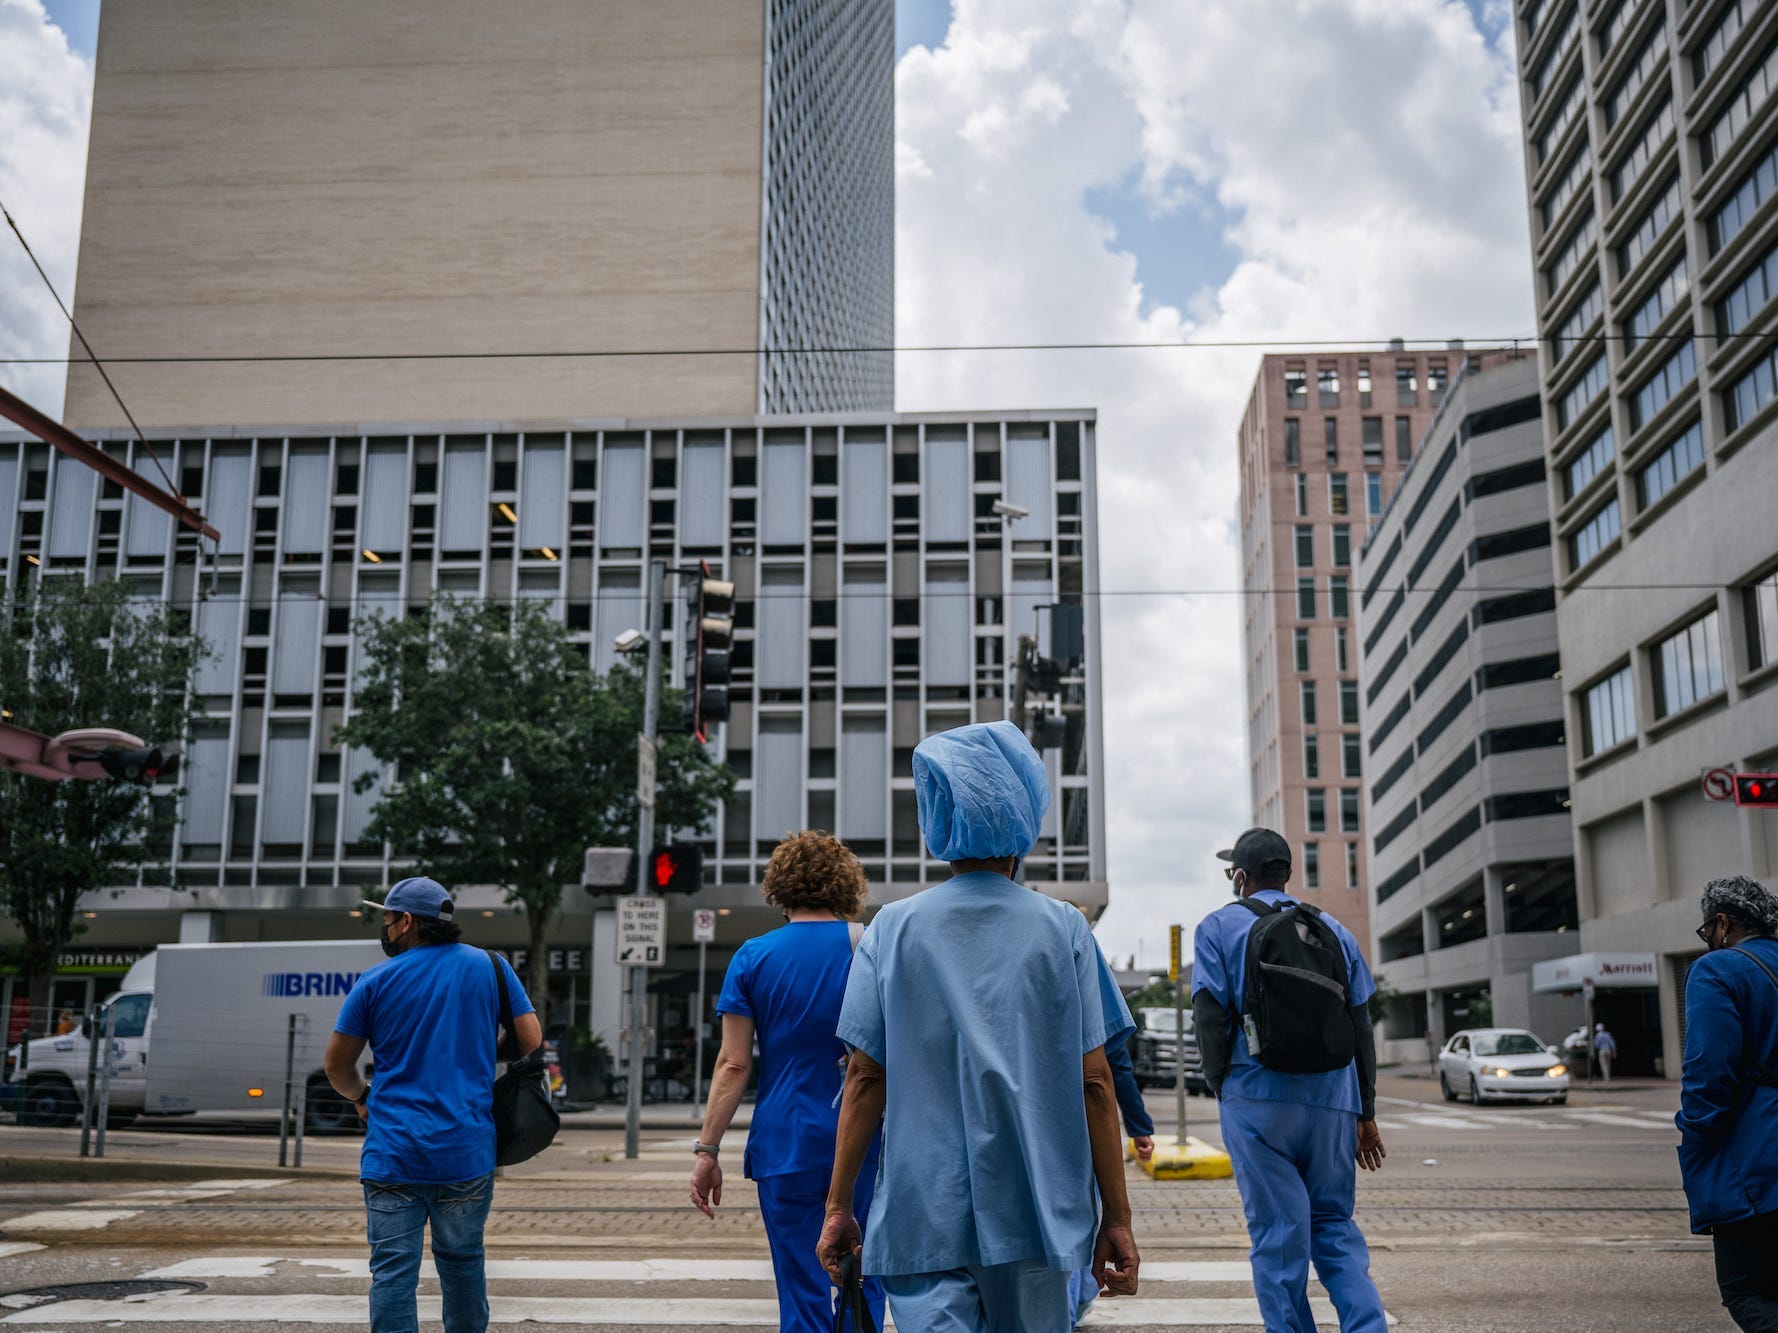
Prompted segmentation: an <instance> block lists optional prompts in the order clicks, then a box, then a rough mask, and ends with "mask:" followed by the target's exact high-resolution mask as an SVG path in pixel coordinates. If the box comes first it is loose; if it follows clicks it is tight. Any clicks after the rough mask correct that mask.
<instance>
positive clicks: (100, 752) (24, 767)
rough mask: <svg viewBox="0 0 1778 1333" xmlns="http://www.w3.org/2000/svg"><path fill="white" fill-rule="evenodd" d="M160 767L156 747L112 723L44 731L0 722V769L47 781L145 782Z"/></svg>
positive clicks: (159, 752) (163, 763)
mask: <svg viewBox="0 0 1778 1333" xmlns="http://www.w3.org/2000/svg"><path fill="white" fill-rule="evenodd" d="M164 766H165V760H164V757H163V756H162V754H161V751H160V748H159V747H158V746H150V745H148V744H147V743H146V742H145V741H143V739H142V738H141V737H140V736H132V735H131V734H130V733H129V732H127V731H119V730H117V729H116V728H115V727H79V728H76V729H75V730H72V731H64V732H60V733H59V734H57V735H55V736H45V735H42V734H41V733H39V732H35V731H32V730H30V729H29V728H27V727H20V726H16V725H14V724H13V723H11V722H0V769H10V770H11V771H12V772H14V773H23V774H24V775H25V776H26V777H32V778H42V779H44V780H45V781H48V782H65V781H67V780H68V779H70V778H81V779H93V778H102V777H113V778H118V779H121V780H123V781H126V782H145V781H148V780H150V779H152V778H154V777H156V776H158V775H159V774H160V772H161V770H162V768H163V767H164Z"/></svg>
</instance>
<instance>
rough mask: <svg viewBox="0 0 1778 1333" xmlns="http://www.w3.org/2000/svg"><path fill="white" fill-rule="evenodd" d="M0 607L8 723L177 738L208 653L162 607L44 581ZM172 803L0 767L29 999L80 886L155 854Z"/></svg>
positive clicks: (157, 857)
mask: <svg viewBox="0 0 1778 1333" xmlns="http://www.w3.org/2000/svg"><path fill="white" fill-rule="evenodd" d="M6 609H7V611H8V612H10V614H11V618H12V626H11V632H10V633H0V704H3V705H4V706H5V708H6V710H7V711H8V712H9V713H11V714H12V717H11V721H12V722H13V723H14V724H15V725H17V726H21V727H28V728H30V729H31V730H32V731H37V732H41V733H43V734H44V735H49V736H53V735H55V734H57V733H58V732H63V731H70V730H73V729H75V728H79V727H115V728H118V729H119V730H122V731H127V732H130V733H131V734H133V735H137V736H141V737H142V738H143V739H145V740H147V741H148V742H149V743H151V744H161V745H166V744H170V743H173V742H176V741H178V740H180V739H181V738H183V737H184V736H185V734H186V732H187V730H188V728H189V724H190V722H191V720H192V717H193V716H194V714H193V711H192V706H191V683H192V676H193V673H194V672H195V671H196V670H197V666H198V663H199V662H201V661H202V660H203V659H204V657H205V656H207V651H206V649H205V648H204V645H203V643H202V641H201V640H199V639H197V638H195V637H193V636H192V635H191V634H189V633H187V632H186V630H185V627H184V626H183V624H182V623H181V622H180V620H179V619H178V618H176V617H175V616H174V614H173V613H172V612H170V611H169V610H168V609H167V608H165V607H162V606H153V607H142V606H140V605H132V604H130V603H129V601H128V590H127V589H126V588H125V587H124V586H123V585H121V584H119V583H116V582H108V583H100V584H96V585H93V586H90V587H89V586H86V585H83V584H75V583H70V581H68V580H63V579H55V580H50V579H45V580H43V581H42V582H41V583H40V584H39V585H38V587H37V588H36V590H34V591H29V590H27V591H23V592H21V593H20V594H19V595H18V597H16V598H15V599H13V600H12V601H11V602H10V604H9V605H8V606H7V608H6ZM176 794H177V793H175V795H176ZM174 808H175V801H174V800H172V799H160V800H156V799H153V798H152V797H151V796H150V794H149V792H148V790H147V789H146V788H144V787H138V786H135V785H133V784H131V783H125V782H115V781H112V780H110V779H103V778H102V779H99V780H97V781H84V780H82V781H67V782H49V781H45V780H43V779H41V778H29V777H24V776H21V775H20V774H17V773H10V772H0V908H4V910H5V912H6V914H7V915H8V916H10V917H11V918H12V919H13V921H14V922H16V923H17V925H18V928H19V933H20V935H21V936H22V939H21V940H20V943H19V948H18V955H19V957H20V960H21V962H22V964H23V970H24V973H25V978H26V985H27V988H28V991H29V995H30V1003H31V1005H32V1006H33V1008H39V1007H42V1006H45V1005H47V1004H48V1003H49V983H50V978H51V977H52V976H54V974H55V970H56V959H57V957H58V956H59V955H60V953H61V952H62V950H63V949H65V948H66V947H67V946H68V943H69V942H70V941H71V940H72V939H73V938H74V937H75V935H76V934H78V933H79V932H80V930H81V929H82V926H81V923H80V920H79V916H78V912H79V907H80V900H81V898H82V896H83V895H85V894H88V893H91V892H93V891H95V890H98V889H104V888H114V887H116V886H118V885H120V884H123V883H126V882H128V881H132V880H134V879H135V877H136V874H137V872H138V871H139V870H140V869H142V868H144V867H156V866H159V865H161V864H163V863H164V862H163V857H164V854H165V852H166V850H167V849H168V848H169V847H170V845H171V838H172V834H173V828H174V825H175V817H174Z"/></svg>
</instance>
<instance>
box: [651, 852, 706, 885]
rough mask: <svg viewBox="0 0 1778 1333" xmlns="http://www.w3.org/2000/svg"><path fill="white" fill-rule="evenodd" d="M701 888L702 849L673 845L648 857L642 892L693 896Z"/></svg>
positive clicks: (702, 883)
mask: <svg viewBox="0 0 1778 1333" xmlns="http://www.w3.org/2000/svg"><path fill="white" fill-rule="evenodd" d="M703 887H704V849H703V848H702V847H700V846H698V845H697V843H695V842H675V843H670V844H668V845H667V846H665V847H656V848H655V849H654V850H653V851H652V852H650V853H649V854H648V882H647V883H646V884H644V885H643V886H642V891H643V892H644V893H696V892H697V891H698V890H699V889H701V888H703Z"/></svg>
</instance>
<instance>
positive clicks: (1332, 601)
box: [1327, 574, 1352, 620]
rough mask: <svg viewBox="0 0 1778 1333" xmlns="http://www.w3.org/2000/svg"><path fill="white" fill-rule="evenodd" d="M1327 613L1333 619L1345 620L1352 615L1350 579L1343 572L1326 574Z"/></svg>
mask: <svg viewBox="0 0 1778 1333" xmlns="http://www.w3.org/2000/svg"><path fill="white" fill-rule="evenodd" d="M1327 614H1328V615H1330V616H1332V617H1333V618H1334V619H1335V620H1346V619H1349V618H1350V617H1351V615H1352V589H1351V580H1349V579H1348V578H1347V577H1346V576H1345V575H1344V574H1329V575H1328V576H1327Z"/></svg>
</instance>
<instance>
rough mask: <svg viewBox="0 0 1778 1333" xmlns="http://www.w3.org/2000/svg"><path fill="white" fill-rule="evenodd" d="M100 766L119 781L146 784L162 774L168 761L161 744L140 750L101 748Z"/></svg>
mask: <svg viewBox="0 0 1778 1333" xmlns="http://www.w3.org/2000/svg"><path fill="white" fill-rule="evenodd" d="M99 767H100V768H102V769H104V770H105V772H106V773H107V774H108V775H109V776H111V777H114V778H116V779H117V780H118V781H119V782H135V783H139V784H142V785H144V786H146V785H147V784H148V783H150V782H153V781H154V780H155V778H157V777H159V776H160V775H161V772H162V770H163V769H165V768H166V761H165V758H164V756H162V754H161V749H160V746H158V745H145V746H143V747H142V748H141V749H140V750H101V751H100V752H99Z"/></svg>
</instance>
